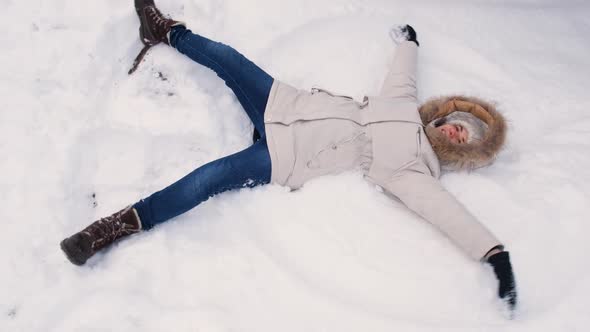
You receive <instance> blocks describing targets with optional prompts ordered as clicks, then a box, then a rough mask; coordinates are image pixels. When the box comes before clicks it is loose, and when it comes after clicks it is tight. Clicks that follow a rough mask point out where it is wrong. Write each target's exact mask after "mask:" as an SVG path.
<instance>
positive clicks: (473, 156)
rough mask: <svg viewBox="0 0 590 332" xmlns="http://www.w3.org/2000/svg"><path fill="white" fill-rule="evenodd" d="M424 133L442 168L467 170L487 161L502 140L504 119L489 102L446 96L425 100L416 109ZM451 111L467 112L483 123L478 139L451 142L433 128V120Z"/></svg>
mask: <svg viewBox="0 0 590 332" xmlns="http://www.w3.org/2000/svg"><path fill="white" fill-rule="evenodd" d="M419 112H420V117H421V118H422V123H423V124H424V125H425V126H426V128H425V131H426V136H428V140H429V141H430V144H431V145H432V148H433V150H434V152H435V153H436V155H437V156H438V159H439V161H440V164H441V167H442V169H443V170H447V171H448V170H471V169H475V168H479V167H483V166H487V165H489V164H491V163H492V162H493V161H494V159H495V158H496V155H497V154H498V152H500V150H501V149H502V147H503V145H504V141H505V139H506V131H507V127H506V120H504V117H503V116H502V114H500V113H499V112H498V111H497V110H496V108H495V106H494V105H493V104H492V103H489V102H486V101H484V100H481V99H479V98H475V97H465V96H459V95H455V96H446V97H437V98H433V99H430V100H428V101H427V102H426V103H424V104H423V105H422V106H420V109H419ZM453 112H466V113H469V114H471V115H473V116H475V117H477V118H478V119H480V120H481V121H483V122H484V123H485V124H486V125H487V130H486V133H485V135H484V136H483V138H482V139H481V140H474V141H472V142H470V143H465V144H457V143H452V142H451V141H450V140H449V139H448V138H447V137H446V136H445V135H444V134H442V133H441V132H440V131H439V130H437V129H436V126H435V123H436V121H435V120H437V119H441V118H444V117H446V116H448V115H449V114H451V113H453Z"/></svg>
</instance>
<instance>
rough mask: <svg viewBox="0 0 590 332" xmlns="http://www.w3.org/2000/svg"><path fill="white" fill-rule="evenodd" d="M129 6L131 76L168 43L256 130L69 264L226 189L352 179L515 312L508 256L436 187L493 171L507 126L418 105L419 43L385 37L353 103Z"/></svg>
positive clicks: (136, 208)
mask: <svg viewBox="0 0 590 332" xmlns="http://www.w3.org/2000/svg"><path fill="white" fill-rule="evenodd" d="M135 5H136V9H137V13H138V15H139V18H140V24H141V26H140V38H141V40H142V42H143V43H144V44H145V45H146V48H145V49H144V51H142V53H141V54H140V56H139V57H138V60H137V61H136V63H135V66H136V65H137V64H138V63H139V61H141V57H142V56H143V55H144V54H145V50H147V49H148V48H149V47H151V46H153V45H156V44H158V43H160V42H164V43H166V44H168V45H170V46H172V47H173V48H176V49H177V50H178V51H179V52H181V53H183V54H185V55H187V56H188V57H190V58H191V59H193V60H194V61H196V62H198V63H200V64H201V65H204V66H206V67H208V68H210V69H212V70H213V71H215V72H216V73H217V75H218V76H219V77H220V78H221V79H223V80H224V81H225V83H226V85H227V86H228V87H229V88H231V89H232V91H233V92H234V93H235V95H236V96H237V98H238V100H239V102H240V103H241V105H242V106H243V108H244V110H245V111H246V113H247V114H248V116H249V117H250V120H252V123H253V124H254V127H255V142H254V144H253V145H252V146H250V147H248V148H247V149H245V150H243V151H241V152H238V153H236V154H233V155H231V156H227V157H224V158H221V159H218V160H215V161H213V162H210V163H208V164H206V165H203V166H201V167H199V168H197V169H196V170H194V171H193V172H192V173H190V174H188V175H186V176H185V177H184V178H182V179H180V180H179V181H178V182H176V183H174V184H172V185H170V186H169V187H167V188H165V189H163V190H161V191H159V192H156V193H154V194H153V195H151V196H149V197H148V198H145V199H142V200H141V201H139V202H137V203H135V204H133V205H130V206H128V207H126V208H124V209H123V210H121V211H119V212H116V213H115V214H113V215H111V216H108V217H105V218H102V219H100V220H98V221H96V222H94V223H93V224H91V225H90V226H88V227H86V228H85V229H84V230H82V231H80V232H78V233H76V234H74V235H72V236H71V237H69V238H66V239H65V240H63V241H62V242H61V248H62V249H63V251H64V252H65V254H66V256H67V258H68V259H69V260H70V261H71V262H72V263H74V264H77V265H82V264H84V263H85V262H86V261H87V260H88V259H89V258H90V257H91V256H92V255H94V254H95V253H96V252H98V251H99V250H101V249H103V248H105V247H106V246H108V245H109V244H111V243H113V242H114V241H115V240H117V239H119V238H121V237H125V236H128V235H131V234H134V233H138V232H140V231H142V230H149V229H151V228H153V227H154V226H156V225H158V224H160V223H163V222H165V221H167V220H170V219H171V218H174V217H176V216H178V215H180V214H182V213H184V212H186V211H188V210H190V209H192V208H194V207H195V206H197V205H199V204H200V203H202V202H203V201H206V200H207V199H209V198H210V197H212V196H214V195H217V194H220V193H222V192H225V191H228V190H232V189H240V188H244V187H254V186H258V185H262V184H267V183H276V184H280V185H284V186H288V187H290V188H293V189H297V188H300V187H301V186H302V185H303V184H304V183H305V182H306V181H308V180H310V179H312V178H315V177H318V176H322V175H326V174H334V173H338V172H341V171H344V170H351V169H358V170H361V171H362V173H363V174H364V177H365V178H366V179H367V180H368V181H370V182H372V183H374V184H376V185H377V186H379V187H381V188H382V189H383V192H385V193H386V194H388V195H390V196H391V197H392V198H395V199H397V200H399V201H401V202H403V203H404V204H405V205H406V206H407V207H408V208H410V209H411V210H413V211H414V212H416V213H417V214H419V215H420V216H422V217H423V218H424V219H426V220H427V221H429V222H430V223H431V224H433V225H434V226H436V227H437V228H438V229H439V230H440V231H441V232H442V233H444V234H445V235H446V236H448V237H449V238H450V239H451V240H452V241H453V242H454V243H455V244H456V245H457V246H458V247H459V248H461V249H462V250H463V251H464V252H465V253H466V254H468V255H469V256H471V257H472V258H474V259H475V260H481V261H485V262H488V263H489V264H491V265H492V267H493V270H494V272H495V274H496V277H497V279H498V281H499V287H498V295H499V297H500V298H501V299H503V300H504V301H506V303H507V304H508V307H509V308H510V309H514V307H515V306H516V302H517V295H516V289H515V282H514V277H513V273H512V267H511V264H510V258H509V255H508V252H507V251H504V246H503V245H502V243H501V242H500V241H499V240H498V239H496V237H495V236H494V235H493V234H492V233H490V231H489V230H488V229H487V228H486V227H484V226H483V225H482V224H481V223H479V222H478V220H477V219H476V218H475V217H474V216H473V215H472V214H471V213H469V211H468V210H467V209H465V207H464V206H463V205H461V203H459V202H458V201H457V200H456V199H455V198H454V197H453V196H452V195H451V194H450V193H449V192H447V191H446V190H445V189H444V188H443V187H442V186H441V184H440V183H439V181H438V180H437V179H438V178H439V176H440V174H441V169H442V170H465V169H474V168H477V167H482V166H485V165H488V164H490V163H491V162H492V161H493V159H494V157H495V155H496V154H497V153H498V151H499V150H500V148H501V147H502V145H503V143H504V139H505V135H506V127H505V122H504V119H503V118H502V116H501V115H500V114H499V113H498V112H497V111H496V110H495V109H494V107H493V106H492V105H491V104H489V103H487V102H484V101H482V100H479V99H476V98H467V97H463V96H450V97H441V98H437V99H432V100H430V101H428V102H427V103H426V104H424V105H422V106H418V101H417V99H416V95H417V92H416V58H417V50H418V47H419V43H418V40H417V39H416V33H415V31H414V29H413V28H412V27H411V26H409V25H406V26H403V27H399V28H397V29H394V30H392V33H391V35H392V38H393V39H394V41H395V42H396V43H397V44H398V47H397V52H396V54H395V57H394V60H393V63H392V64H391V68H390V71H389V73H388V74H387V76H386V79H385V82H384V84H383V87H382V88H381V92H380V93H379V95H378V96H373V97H365V98H364V100H363V101H362V102H358V101H355V100H353V99H352V98H350V97H345V96H337V95H334V94H332V93H330V92H328V91H326V90H321V89H314V90H312V91H311V92H306V91H302V90H299V89H297V88H294V87H292V86H290V85H288V84H285V83H283V82H280V81H278V80H275V79H273V78H272V77H271V76H269V75H268V74H267V73H265V72H264V71H263V70H262V69H260V68H259V67H258V66H256V65H255V64H254V63H252V62H251V61H249V60H248V59H246V58H245V57H244V56H243V55H242V54H240V53H238V52H237V51H236V50H234V49H233V48H231V47H229V46H227V45H224V44H221V43H218V42H214V41H211V40H209V39H207V38H205V37H202V36H200V35H197V34H193V33H192V32H191V31H190V30H188V29H187V28H186V26H185V24H184V23H181V22H177V21H174V20H172V19H168V18H166V17H164V16H163V15H162V14H161V13H160V11H159V10H158V9H157V8H156V7H155V4H154V2H153V0H136V1H135Z"/></svg>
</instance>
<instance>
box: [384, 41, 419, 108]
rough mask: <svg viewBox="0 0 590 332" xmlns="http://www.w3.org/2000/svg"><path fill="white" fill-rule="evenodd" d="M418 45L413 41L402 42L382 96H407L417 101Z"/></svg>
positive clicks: (386, 78)
mask: <svg viewBox="0 0 590 332" xmlns="http://www.w3.org/2000/svg"><path fill="white" fill-rule="evenodd" d="M417 56H418V46H417V45H416V43H414V42H412V41H403V42H401V43H400V44H399V45H398V47H397V51H396V53H395V56H394V58H393V62H392V63H391V66H390V69H389V72H388V73H387V76H386V77H385V81H384V82H383V86H382V87H381V92H380V93H379V95H380V96H382V97H397V98H407V99H409V100H410V101H413V102H416V101H417V91H416V61H417Z"/></svg>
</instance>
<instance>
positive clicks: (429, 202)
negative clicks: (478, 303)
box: [383, 171, 503, 260]
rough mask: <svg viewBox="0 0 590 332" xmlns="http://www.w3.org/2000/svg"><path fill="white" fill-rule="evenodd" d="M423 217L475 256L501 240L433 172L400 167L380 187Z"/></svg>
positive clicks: (479, 256) (482, 254)
mask: <svg viewBox="0 0 590 332" xmlns="http://www.w3.org/2000/svg"><path fill="white" fill-rule="evenodd" d="M383 189H384V190H385V191H386V193H388V194H390V195H393V196H395V197H396V198H398V199H399V200H400V201H401V202H402V203H404V204H405V205H406V206H407V207H408V208H410V209H411V210H413V211H414V212H415V213H417V214H418V215H420V216H421V217H422V218H424V219H426V220H427V221H428V222H430V223H431V224H432V225H434V226H435V227H436V228H438V229H439V230H440V231H441V232H442V233H444V234H445V235H446V236H447V237H449V238H450V239H451V241H452V242H453V243H455V244H456V245H457V246H458V247H460V248H461V249H462V250H463V251H464V252H465V253H467V254H468V255H469V256H471V257H472V258H473V259H475V260H481V259H483V257H484V256H485V254H486V253H487V252H488V251H489V250H490V249H492V248H494V247H496V246H500V248H503V246H502V244H501V243H500V241H498V239H496V237H495V236H494V235H493V234H492V233H491V232H490V231H489V230H488V229H487V228H486V227H485V226H484V225H482V224H481V223H480V222H479V221H478V220H477V219H476V218H475V216H473V215H472V214H471V213H470V212H469V211H468V210H467V209H466V208H465V207H464V206H463V205H462V204H461V203H460V202H459V201H457V199H456V198H455V197H454V196H453V195H452V194H451V193H449V192H448V191H446V190H445V189H444V188H443V187H442V185H441V184H440V182H439V181H438V180H437V179H435V178H433V177H432V176H429V175H426V174H422V173H418V172H413V171H403V172H401V174H399V175H396V176H395V177H394V178H393V179H391V180H390V181H389V182H388V183H387V184H386V186H385V187H384V188H383Z"/></svg>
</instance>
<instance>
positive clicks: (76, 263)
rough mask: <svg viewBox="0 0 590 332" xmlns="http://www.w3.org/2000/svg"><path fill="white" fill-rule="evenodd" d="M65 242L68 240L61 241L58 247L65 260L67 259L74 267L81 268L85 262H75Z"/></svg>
mask: <svg viewBox="0 0 590 332" xmlns="http://www.w3.org/2000/svg"><path fill="white" fill-rule="evenodd" d="M67 240H68V239H65V240H62V241H61V242H60V243H59V246H60V248H61V250H62V251H63V252H64V254H65V255H66V258H67V259H68V260H69V261H70V262H71V263H72V264H74V265H78V266H82V265H84V263H86V261H80V260H77V259H76V258H74V257H73V256H72V255H71V254H70V248H68V247H67V246H66V241H67Z"/></svg>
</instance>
